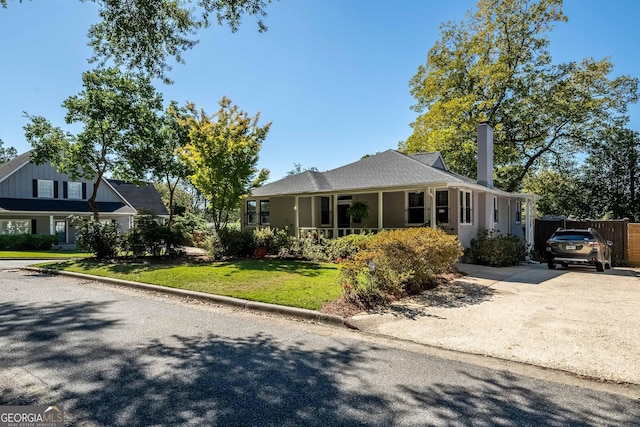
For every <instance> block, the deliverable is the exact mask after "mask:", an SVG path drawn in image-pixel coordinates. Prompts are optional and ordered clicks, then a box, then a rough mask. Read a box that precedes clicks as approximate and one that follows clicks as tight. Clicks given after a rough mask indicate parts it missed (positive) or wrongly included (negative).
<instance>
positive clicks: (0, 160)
mask: <svg viewBox="0 0 640 427" xmlns="http://www.w3.org/2000/svg"><path fill="white" fill-rule="evenodd" d="M17 155H18V152H17V151H16V149H15V148H14V147H7V148H4V141H3V140H1V139H0V165H2V164H4V163H7V162H8V161H9V160H11V159H13V158H14V157H15V156H17Z"/></svg>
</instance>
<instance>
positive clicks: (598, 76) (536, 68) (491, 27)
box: [400, 0, 638, 191]
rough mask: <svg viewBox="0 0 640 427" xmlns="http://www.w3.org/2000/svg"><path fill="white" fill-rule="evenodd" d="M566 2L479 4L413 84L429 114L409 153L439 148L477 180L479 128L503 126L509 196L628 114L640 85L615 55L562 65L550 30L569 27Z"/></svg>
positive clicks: (417, 126)
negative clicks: (617, 65)
mask: <svg viewBox="0 0 640 427" xmlns="http://www.w3.org/2000/svg"><path fill="white" fill-rule="evenodd" d="M566 20H567V17H566V16H565V15H564V14H563V12H562V1H561V0H539V1H532V0H479V1H478V3H477V7H476V10H475V11H474V12H473V13H468V14H467V15H466V17H465V20H464V21H462V22H461V23H459V24H456V23H452V22H449V23H446V24H444V25H442V26H441V39H440V40H439V41H438V42H436V44H435V45H434V46H433V47H432V48H431V49H430V50H429V53H428V55H427V61H426V64H425V65H421V66H420V67H419V68H418V72H417V73H416V75H415V76H414V77H413V78H412V80H411V82H410V88H411V94H412V95H413V96H414V98H415V99H416V101H417V102H416V104H415V105H414V107H413V108H414V109H415V111H417V112H419V113H420V115H419V116H418V117H417V119H416V121H415V122H414V123H412V125H411V126H412V128H413V134H412V135H411V136H410V137H409V138H408V139H407V141H405V142H402V143H401V144H400V149H401V150H404V151H407V152H419V151H440V152H441V153H442V155H443V156H444V158H445V160H446V161H447V164H448V166H449V167H450V168H451V169H452V170H453V171H455V172H458V173H461V174H464V175H467V176H471V177H473V176H475V175H476V153H477V147H476V126H477V124H478V123H480V122H482V121H488V122H489V123H490V124H491V125H492V126H493V127H494V128H495V133H494V138H495V142H494V149H495V153H494V164H495V166H496V167H497V177H496V180H495V182H496V185H497V186H498V187H500V188H503V189H505V190H508V191H514V190H517V189H519V188H520V187H521V182H522V179H523V178H524V177H525V176H527V174H529V173H532V172H533V171H535V170H536V168H538V167H539V166H540V164H541V162H547V163H549V162H551V163H552V162H556V161H557V162H562V161H564V159H565V158H566V157H567V156H571V155H572V154H573V153H575V152H576V151H577V150H579V149H582V148H584V147H585V146H586V144H587V142H589V141H593V138H594V136H595V135H597V131H598V129H601V128H603V127H604V126H606V125H607V124H609V123H611V121H612V120H614V119H616V118H619V117H622V116H624V114H625V113H626V108H627V104H628V103H631V102H636V101H637V99H638V80H637V79H636V78H632V77H629V76H619V77H616V78H612V77H611V76H610V75H611V72H612V70H613V64H612V63H611V62H610V61H609V60H608V59H606V58H605V59H602V60H594V59H592V58H585V59H583V60H582V61H578V62H570V63H566V64H553V63H552V61H551V56H550V54H549V51H548V46H549V40H548V38H547V34H548V33H549V32H550V31H551V30H552V29H553V27H554V25H555V24H556V23H559V22H564V21H566Z"/></svg>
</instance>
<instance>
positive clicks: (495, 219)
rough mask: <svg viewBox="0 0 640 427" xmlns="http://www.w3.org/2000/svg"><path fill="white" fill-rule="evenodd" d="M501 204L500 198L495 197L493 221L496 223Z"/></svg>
mask: <svg viewBox="0 0 640 427" xmlns="http://www.w3.org/2000/svg"><path fill="white" fill-rule="evenodd" d="M498 207H499V205H498V198H497V197H494V198H493V222H495V223H496V224H497V223H498V211H499V210H500V209H498Z"/></svg>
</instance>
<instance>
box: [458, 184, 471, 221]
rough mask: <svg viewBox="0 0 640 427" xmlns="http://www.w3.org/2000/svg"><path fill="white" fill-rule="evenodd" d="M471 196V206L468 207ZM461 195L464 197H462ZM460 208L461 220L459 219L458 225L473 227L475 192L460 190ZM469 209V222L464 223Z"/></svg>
mask: <svg viewBox="0 0 640 427" xmlns="http://www.w3.org/2000/svg"><path fill="white" fill-rule="evenodd" d="M467 194H469V206H467V197H466V195H467ZM461 195H464V196H462V197H461ZM458 208H459V209H460V211H461V212H460V218H458V224H459V226H460V227H472V226H473V192H472V191H470V190H460V192H459V193H458ZM467 209H469V222H464V219H465V218H464V217H465V213H466V211H467Z"/></svg>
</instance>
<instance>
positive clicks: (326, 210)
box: [320, 197, 333, 225]
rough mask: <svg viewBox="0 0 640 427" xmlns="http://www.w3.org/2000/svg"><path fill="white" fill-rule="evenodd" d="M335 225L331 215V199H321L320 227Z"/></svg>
mask: <svg viewBox="0 0 640 427" xmlns="http://www.w3.org/2000/svg"><path fill="white" fill-rule="evenodd" d="M331 224H333V215H332V214H331V197H320V225H331Z"/></svg>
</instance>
